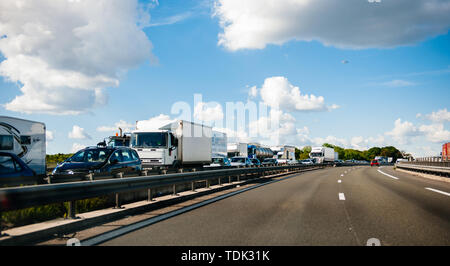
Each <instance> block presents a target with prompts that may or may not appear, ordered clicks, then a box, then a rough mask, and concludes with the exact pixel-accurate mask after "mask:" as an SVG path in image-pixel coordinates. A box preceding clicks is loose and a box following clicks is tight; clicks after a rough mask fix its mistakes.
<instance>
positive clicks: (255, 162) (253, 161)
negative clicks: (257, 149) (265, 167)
mask: <svg viewBox="0 0 450 266" xmlns="http://www.w3.org/2000/svg"><path fill="white" fill-rule="evenodd" d="M250 161H251V162H252V164H253V165H261V162H260V161H259V160H258V159H256V158H251V159H250Z"/></svg>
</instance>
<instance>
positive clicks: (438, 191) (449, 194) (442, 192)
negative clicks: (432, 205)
mask: <svg viewBox="0 0 450 266" xmlns="http://www.w3.org/2000/svg"><path fill="white" fill-rule="evenodd" d="M425 189H428V190H431V191H434V192H437V193H441V194H444V195H446V196H449V197H450V193H447V192H444V191H440V190H437V189H434V188H429V187H426V188H425Z"/></svg>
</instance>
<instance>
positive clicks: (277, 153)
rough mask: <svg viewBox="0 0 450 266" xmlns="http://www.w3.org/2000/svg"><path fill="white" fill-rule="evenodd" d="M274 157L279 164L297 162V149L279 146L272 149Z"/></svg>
mask: <svg viewBox="0 0 450 266" xmlns="http://www.w3.org/2000/svg"><path fill="white" fill-rule="evenodd" d="M271 150H272V151H273V154H274V155H273V157H274V158H275V159H277V160H278V163H281V164H283V163H288V161H294V160H295V147H294V146H288V145H285V146H278V147H272V148H271Z"/></svg>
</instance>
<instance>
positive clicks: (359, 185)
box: [102, 166, 450, 246]
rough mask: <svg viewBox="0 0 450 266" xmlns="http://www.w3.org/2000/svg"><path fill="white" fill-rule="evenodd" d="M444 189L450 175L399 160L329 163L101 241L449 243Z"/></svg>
mask: <svg viewBox="0 0 450 266" xmlns="http://www.w3.org/2000/svg"><path fill="white" fill-rule="evenodd" d="M380 171H381V172H380ZM382 172H383V173H384V174H383V173H382ZM385 174H388V175H390V176H388V175H385ZM339 180H340V182H339ZM427 188H429V189H427ZM430 189H431V190H430ZM445 193H450V183H445V182H441V181H434V180H429V179H425V178H422V177H415V176H412V175H410V174H406V173H403V172H398V171H394V170H393V169H392V167H382V168H378V167H368V166H362V167H339V168H328V169H324V170H318V171H312V172H308V173H303V174H297V175H294V176H293V177H292V178H289V179H285V180H282V181H280V182H275V183H272V184H268V185H265V186H261V187H259V188H256V189H253V190H250V191H246V192H244V193H241V194H238V195H235V196H232V197H229V198H226V199H223V200H220V201H218V202H215V203H212V204H209V205H207V206H204V207H201V208H198V209H195V210H192V211H190V212H186V213H184V214H181V215H178V216H175V217H173V218H170V219H168V220H164V221H161V222H159V223H156V224H153V225H151V226H147V227H145V228H141V229H139V230H136V231H134V232H131V233H129V234H126V235H123V236H120V237H118V238H115V239H112V240H110V241H108V242H104V243H103V244H102V245H127V246H128V245H158V246H165V245H168V246H184V245H199V246H203V245H207V246H211V245H214V246H223V245H226V246H255V245H258V246H265V245H267V246H277V245H289V246H291V245H295V246H297V245H366V243H367V241H368V240H369V239H371V238H376V239H378V240H380V242H381V245H450V194H445Z"/></svg>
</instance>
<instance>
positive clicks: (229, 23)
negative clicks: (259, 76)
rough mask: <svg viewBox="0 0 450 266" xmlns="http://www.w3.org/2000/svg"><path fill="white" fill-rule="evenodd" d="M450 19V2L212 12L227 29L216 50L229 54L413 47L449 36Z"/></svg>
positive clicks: (223, 1)
mask: <svg viewBox="0 0 450 266" xmlns="http://www.w3.org/2000/svg"><path fill="white" fill-rule="evenodd" d="M371 2H372V3H371ZM373 2H377V3H376V4H375V3H373ZM449 13H450V4H449V2H448V1H447V0H396V1H383V2H381V1H378V0H370V1H362V0H346V1H335V0H284V1H279V0H245V1H242V0H216V4H215V7H214V15H215V16H216V17H217V18H218V19H219V25H220V27H221V28H222V29H223V32H221V33H219V36H218V38H219V41H218V44H219V45H221V46H223V47H225V48H226V49H228V50H231V51H236V50H239V49H263V48H265V47H266V46H267V45H268V44H276V45H281V44H283V43H285V42H288V41H290V40H298V41H312V40H316V41H319V42H321V43H323V44H324V45H327V46H329V45H332V46H335V47H339V48H351V49H364V48H390V47H396V46H400V45H411V44H414V43H417V42H419V41H422V40H425V39H426V38H428V37H433V36H437V35H440V34H446V33H447V32H448V29H449V28H450V16H448V14H449ZM399 14H401V15H399Z"/></svg>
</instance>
